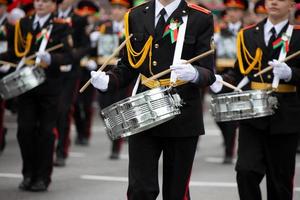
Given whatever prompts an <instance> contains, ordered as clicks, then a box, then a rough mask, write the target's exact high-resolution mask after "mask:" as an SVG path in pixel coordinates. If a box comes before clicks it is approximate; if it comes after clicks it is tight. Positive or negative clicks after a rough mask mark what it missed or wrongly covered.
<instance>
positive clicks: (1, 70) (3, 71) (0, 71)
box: [0, 64, 10, 73]
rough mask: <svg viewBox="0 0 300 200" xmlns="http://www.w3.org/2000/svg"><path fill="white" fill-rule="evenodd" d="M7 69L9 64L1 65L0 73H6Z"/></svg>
mask: <svg viewBox="0 0 300 200" xmlns="http://www.w3.org/2000/svg"><path fill="white" fill-rule="evenodd" d="M9 69H10V65H9V64H5V65H2V66H0V73H6V72H8V70H9Z"/></svg>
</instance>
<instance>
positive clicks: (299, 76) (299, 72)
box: [286, 58, 300, 86]
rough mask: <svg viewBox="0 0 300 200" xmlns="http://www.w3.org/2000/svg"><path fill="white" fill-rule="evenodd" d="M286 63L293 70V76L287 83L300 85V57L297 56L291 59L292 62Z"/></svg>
mask: <svg viewBox="0 0 300 200" xmlns="http://www.w3.org/2000/svg"><path fill="white" fill-rule="evenodd" d="M286 64H287V65H288V66H289V67H290V68H291V71H292V77H291V79H290V80H289V81H287V83H288V84H292V85H296V86H300V68H299V67H298V66H300V59H298V58H297V59H294V60H291V62H287V63H286ZM294 66H296V67H294Z"/></svg>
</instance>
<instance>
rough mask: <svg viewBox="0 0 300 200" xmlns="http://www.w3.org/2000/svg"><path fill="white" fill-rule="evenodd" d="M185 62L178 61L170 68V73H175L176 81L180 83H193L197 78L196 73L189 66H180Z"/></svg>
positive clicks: (193, 68)
mask: <svg viewBox="0 0 300 200" xmlns="http://www.w3.org/2000/svg"><path fill="white" fill-rule="evenodd" d="M184 62H185V60H180V62H179V63H178V64H174V65H171V66H170V69H171V70H172V71H171V72H175V74H176V76H177V79H179V80H182V81H191V82H194V81H196V80H197V78H198V71H197V70H196V69H195V67H193V65H191V64H190V63H188V64H182V63H184Z"/></svg>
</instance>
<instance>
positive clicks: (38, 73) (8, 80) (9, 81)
mask: <svg viewBox="0 0 300 200" xmlns="http://www.w3.org/2000/svg"><path fill="white" fill-rule="evenodd" d="M45 79H46V78H45V72H44V70H43V69H42V68H40V67H23V68H21V69H20V70H17V71H14V72H12V73H10V74H8V75H6V76H5V77H3V78H2V79H1V80H0V95H1V97H2V98H3V99H10V98H13V97H16V96H19V95H21V94H23V93H25V92H27V91H29V90H31V89H33V88H35V87H37V86H38V85H40V84H42V83H43V82H44V81H45Z"/></svg>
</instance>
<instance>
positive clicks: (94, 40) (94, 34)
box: [90, 31, 101, 47]
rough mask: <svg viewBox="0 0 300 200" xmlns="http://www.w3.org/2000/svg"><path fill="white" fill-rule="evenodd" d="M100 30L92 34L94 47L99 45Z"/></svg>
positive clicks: (91, 38)
mask: <svg viewBox="0 0 300 200" xmlns="http://www.w3.org/2000/svg"><path fill="white" fill-rule="evenodd" d="M100 35H101V34H100V32H99V31H94V32H92V33H91V34H90V41H91V46H92V47H96V46H97V42H98V40H99V37H100Z"/></svg>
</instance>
